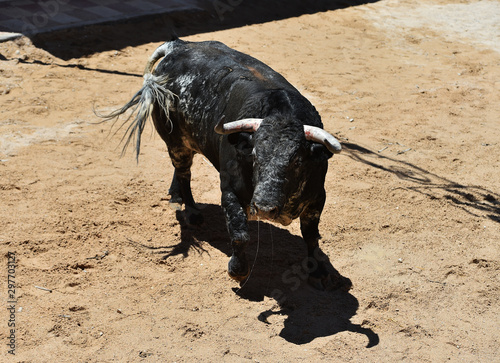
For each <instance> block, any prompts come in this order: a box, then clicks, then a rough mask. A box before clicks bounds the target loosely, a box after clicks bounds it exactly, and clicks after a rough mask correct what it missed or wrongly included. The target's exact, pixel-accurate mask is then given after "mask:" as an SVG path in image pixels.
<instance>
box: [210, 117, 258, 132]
mask: <svg viewBox="0 0 500 363" xmlns="http://www.w3.org/2000/svg"><path fill="white" fill-rule="evenodd" d="M224 119H225V116H222V118H221V119H220V121H219V122H218V123H217V125H216V126H215V128H214V130H215V132H216V133H218V134H221V135H229V134H234V133H235V132H255V131H257V129H258V128H259V126H260V123H261V122H262V119H261V118H245V119H242V120H238V121H232V122H228V123H227V124H225V123H224Z"/></svg>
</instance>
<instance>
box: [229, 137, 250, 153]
mask: <svg viewBox="0 0 500 363" xmlns="http://www.w3.org/2000/svg"><path fill="white" fill-rule="evenodd" d="M227 141H229V143H230V144H231V145H233V146H235V147H236V149H237V150H240V151H249V152H251V151H252V149H253V135H252V134H250V133H248V132H238V133H235V134H230V135H228V136H227Z"/></svg>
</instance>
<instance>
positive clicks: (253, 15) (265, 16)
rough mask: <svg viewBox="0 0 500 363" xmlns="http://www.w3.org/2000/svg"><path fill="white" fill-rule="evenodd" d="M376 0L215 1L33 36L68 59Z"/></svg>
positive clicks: (44, 46) (38, 42)
mask: <svg viewBox="0 0 500 363" xmlns="http://www.w3.org/2000/svg"><path fill="white" fill-rule="evenodd" d="M376 1H378V0H364V1H363V0H361V1H358V0H351V1H338V0H336V1H333V0H315V1H314V0H303V1H283V0H281V1H276V2H274V1H265V0H253V1H243V0H241V1H228V0H220V1H212V2H209V3H208V5H206V6H205V9H204V10H203V11H196V12H178V13H169V14H158V15H152V16H145V17H140V18H135V19H133V20H128V21H123V22H112V23H108V24H101V25H91V26H85V27H80V28H72V29H67V30H61V31H54V32H50V33H44V34H38V35H34V36H33V37H32V38H31V40H32V41H33V43H34V44H35V46H37V47H38V48H43V49H45V50H46V51H48V52H50V53H51V54H53V55H54V56H56V57H58V58H61V59H64V60H69V59H72V58H81V57H85V56H89V55H91V54H94V53H98V52H103V51H107V50H114V49H122V48H125V47H127V46H132V47H133V46H138V45H141V44H145V43H151V42H161V41H166V40H169V39H171V38H172V36H173V35H174V34H175V35H177V36H179V37H183V36H187V35H192V34H199V33H206V32H212V31H217V30H223V29H229V28H236V27H241V26H245V25H250V24H258V23H265V22H269V21H274V20H281V19H286V18H290V17H296V16H300V15H303V14H314V13H317V12H324V11H328V10H337V9H342V8H346V7H350V6H356V5H361V4H365V3H371V2H376Z"/></svg>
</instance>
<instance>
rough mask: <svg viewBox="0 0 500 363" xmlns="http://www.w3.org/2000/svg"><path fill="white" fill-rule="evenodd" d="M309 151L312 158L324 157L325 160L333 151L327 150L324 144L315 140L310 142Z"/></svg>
mask: <svg viewBox="0 0 500 363" xmlns="http://www.w3.org/2000/svg"><path fill="white" fill-rule="evenodd" d="M309 151H310V153H311V156H312V157H314V158H325V159H326V160H328V159H330V158H331V157H332V156H333V153H332V152H331V151H330V150H328V149H327V148H326V146H325V145H323V144H319V143H317V142H312V143H311V147H310V149H309Z"/></svg>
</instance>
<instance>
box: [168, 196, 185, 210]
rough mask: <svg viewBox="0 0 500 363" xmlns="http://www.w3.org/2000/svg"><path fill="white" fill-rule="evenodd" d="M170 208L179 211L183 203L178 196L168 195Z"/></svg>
mask: <svg viewBox="0 0 500 363" xmlns="http://www.w3.org/2000/svg"><path fill="white" fill-rule="evenodd" d="M168 202H169V205H170V208H172V209H173V210H181V208H182V204H183V203H184V202H183V200H182V197H181V196H180V195H179V194H176V193H175V194H170V200H169V201H168Z"/></svg>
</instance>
